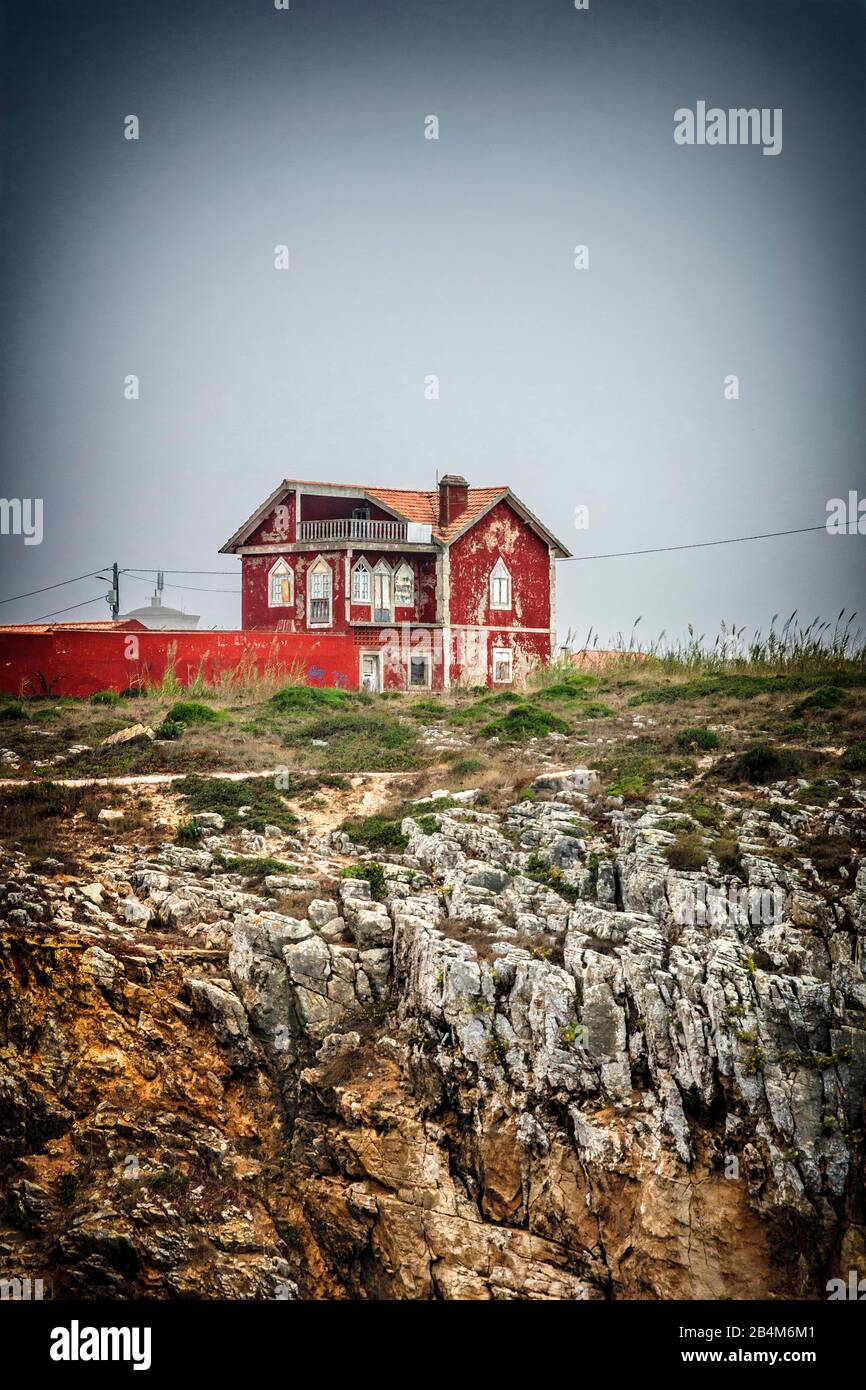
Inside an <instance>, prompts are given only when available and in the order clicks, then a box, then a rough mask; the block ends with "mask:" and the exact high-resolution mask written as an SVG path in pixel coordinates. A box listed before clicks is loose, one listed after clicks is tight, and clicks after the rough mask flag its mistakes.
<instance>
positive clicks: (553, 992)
mask: <svg viewBox="0 0 866 1390" xmlns="http://www.w3.org/2000/svg"><path fill="white" fill-rule="evenodd" d="M585 794H586V793H585V789H584V784H582V783H581V781H580V779H578V778H576V777H575V778H572V780H571V783H569V782H568V781H566V782H565V783H562V784H561V785H560V784H558V785H557V789H556V791H555V796H556V800H549V801H547V802H543V801H539V803H538V804H537V805H533V804H531V803H525V802H524V803H521V804H520V805H519V806H517V807H514V808H510V809H509V810H506V811H505V812H504V813H503V814H501V815H500V814H496V815H494V814H490V813H485V812H478V813H476V812H474V811H473V810H471V808H469V807H465V806H464V807H459V806H458V807H456V808H455V807H452V808H449V809H447V810H444V811H443V812H442V813H437V816H436V817H435V818H434V817H432V816H426V817H425V818H424V820H425V827H424V829H422V828H421V826H419V825H418V824H417V823H414V822H413V823H411V824H410V823H407V826H406V836H407V839H408V840H409V847H408V849H407V852H406V854H405V855H401V856H397V855H395V856H394V861H393V862H392V863H390V864H386V866H385V868H386V870H387V872H386V873H384V874H383V885H384V886H383V888H382V891H381V894H380V898H379V899H378V900H377V899H376V898H375V897H374V895H373V893H372V890H371V888H370V884H369V882H368V881H367V880H364V879H351V878H350V879H345V880H343V881H342V882H340V881H339V880H338V879H337V878H336V877H335V862H334V859H333V846H332V844H331V843H330V841H329V839H328V835H327V833H323V832H322V830H321V827H319V826H317V827H316V830H315V834H314V835H313V834H312V833H311V835H310V836H309V837H308V839H307V840H304V839H303V838H302V837H301V838H300V839H296V840H292V841H291V844H290V843H289V842H290V838H291V837H289V836H288V835H284V836H283V842H282V843H280V842H279V841H278V840H277V839H276V835H277V834H279V832H275V833H274V836H271V837H270V838H269V837H268V836H261V835H252V833H251V832H238V833H237V834H235V835H234V837H232V836H231V835H223V834H222V833H221V832H220V833H218V834H215V835H213V836H211V837H208V838H207V840H206V841H205V842H203V844H202V846H201V847H200V848H198V849H195V850H189V849H181V848H179V847H178V846H176V845H163V846H161V847H152V848H151V850H150V851H149V854H150V858H145V859H142V858H141V857H140V854H141V852H140V851H138V850H136V849H135V848H134V847H130V848H128V849H124V848H123V847H122V846H121V847H119V848H118V847H114V848H112V850H111V851H110V852H108V853H103V854H99V855H98V856H97V855H94V857H93V862H92V863H89V864H88V865H87V866H86V869H87V873H86V875H83V876H82V877H81V880H80V882H79V881H76V880H75V879H74V878H73V877H72V876H70V875H65V876H60V877H58V878H51V877H50V876H46V877H41V876H40V875H38V874H34V873H32V872H31V871H29V870H28V869H27V868H26V866H25V865H24V864H22V863H20V862H14V861H10V860H8V859H7V863H6V865H5V868H4V871H3V872H4V875H5V880H6V881H5V884H0V902H2V903H3V904H5V907H4V912H5V917H6V920H5V921H4V924H3V926H2V928H0V1017H2V1019H3V1031H2V1042H0V1189H2V1206H0V1278H4V1279H12V1278H25V1277H27V1276H30V1277H33V1278H41V1279H42V1280H43V1281H44V1284H45V1287H46V1290H47V1291H50V1296H52V1297H55V1298H63V1297H74V1296H85V1297H97V1298H118V1299H124V1298H134V1297H136V1298H137V1297H162V1298H177V1297H193V1298H237V1299H245V1298H276V1299H280V1298H291V1297H295V1296H298V1295H300V1296H302V1297H307V1298H316V1299H358V1298H361V1299H363V1298H387V1299H434V1298H448V1299H465V1300H483V1299H549V1300H574V1299H581V1300H584V1299H588V1300H592V1299H745V1298H767V1297H772V1298H778V1299H787V1298H802V1297H806V1298H815V1297H821V1296H822V1295H823V1289H824V1283H825V1281H826V1279H827V1278H828V1277H829V1276H830V1275H832V1274H833V1273H834V1272H835V1269H836V1267H839V1268H844V1269H848V1268H858V1267H859V1266H860V1265H861V1264H862V1263H863V1262H864V1255H866V1250H864V1235H863V1233H864V1224H863V1203H862V1191H863V1146H862V1143H861V1141H860V1139H859V1138H858V1129H859V1128H861V1127H862V1114H863V1110H862V1107H863V1089H864V1079H866V1050H864V1047H863V1028H862V1006H861V1005H860V1004H858V1000H860V999H861V995H862V988H863V986H862V973H861V971H860V965H859V962H858V960H857V959H856V958H855V955H856V951H854V952H852V945H851V943H852V941H854V942H856V940H857V925H856V924H857V923H858V922H862V921H864V920H866V914H864V903H866V880H864V875H863V872H862V869H861V871H860V874H859V877H858V879H857V882H856V884H855V885H852V892H851V893H850V894H849V895H848V896H847V898H845V899H842V898H840V897H839V896H838V895H837V897H836V898H835V900H834V903H835V906H834V909H833V913H832V914H830V911H829V909H828V908H827V905H826V904H825V903H824V902H823V900H822V898H821V895H820V894H819V893H817V892H814V891H813V892H812V893H811V896H810V897H809V912H808V914H806V913H805V912H804V911H801V910H799V909H798V910H797V912H796V914H794V912H793V907H795V906H796V905H797V903H800V904H802V902H803V897H802V894H801V895H800V897H797V896H796V893H795V895H794V898H793V902H792V913H791V915H790V917H789V920H788V921H787V922H786V923H785V924H784V926H783V927H780V926H778V925H776V924H773V925H771V926H770V927H768V928H767V929H765V930H762V932H761V934H760V935H758V934H756V933H755V932H753V931H752V928H751V927H750V926H747V927H746V928H743V929H742V931H743V932H749V933H751V935H749V937H748V941H749V949H750V950H751V951H752V952H753V955H750V956H749V957H746V956H745V955H744V951H743V945H742V939H741V936H740V935H739V932H740V931H741V928H740V927H739V925H738V924H737V923H733V924H732V923H730V922H728V921H723V920H722V919H718V920H716V921H714V922H712V923H710V924H708V925H707V924H703V923H701V924H698V925H697V926H689V925H688V924H686V925H685V926H684V925H683V924H682V923H681V922H678V921H675V920H674V917H673V911H672V907H671V904H672V903H673V904H678V903H680V902H681V900H682V894H683V892H684V885H685V886H688V880H687V879H685V878H683V876H681V875H680V876H677V875H676V874H674V873H673V872H672V871H670V870H669V869H668V868H667V867H666V866H665V865H664V863H663V861H661V860H660V859H659V858H657V857H656V856H655V853H654V848H653V846H654V845H655V843H656V841H655V840H653V838H652V837H653V836H654V835H658V834H659V832H658V831H657V830H656V829H655V826H654V822H653V813H652V811H651V810H650V811H649V812H647V811H644V810H641V811H639V812H638V813H637V814H636V815H632V816H631V817H630V816H629V815H627V814H625V813H623V814H622V816H621V819H620V821H619V822H618V824H617V835H618V841H617V847H616V853H617V858H616V863H615V866H614V864H613V858H612V856H613V852H614V849H613V845H612V844H611V851H610V852H611V863H610V865H609V866H608V870H607V872H605V870H604V869H603V868H600V867H599V864H598V862H595V863H594V864H593V866H592V868H591V869H590V868H588V867H586V859H587V856H586V853H585V846H584V845H583V844H582V842H581V841H579V840H578V838H577V837H576V836H574V835H573V834H571V835H569V834H568V833H563V827H565V828H566V832H567V830H568V828H569V827H571V826H572V825H573V816H574V807H576V806H579V805H580V802H581V798H583V797H584V796H585ZM561 798H565V800H564V801H561V800H560V799H561ZM661 818H662V812H661V811H660V812H659V819H661ZM434 819H435V824H434V828H433V829H432V830H431V826H430V824H429V822H430V821H431V820H434ZM770 823H771V822H770V819H769V817H767V818H766V822H765V821H761V820H760V818H757V819H756V820H755V821H754V823H753V824H752V825H750V826H749V827H748V833H749V835H751V836H752V837H756V836H757V835H758V834H759V833H760V831H761V828H762V826H763V825H764V824H770ZM855 829H856V823H855ZM661 833H662V834H663V833H664V832H661ZM244 835H246V838H244ZM521 838H522V839H523V840H525V841H528V843H529V845H530V846H531V847H532V850H533V852H534V853H537V851H539V850H540V851H542V852H545V853H548V854H549V855H550V856H551V858H552V860H553V857H555V856H558V857H559V861H560V862H561V863H562V864H563V865H564V866H565V868H564V870H561V871H560V872H561V873H566V874H568V875H569V877H565V878H559V879H557V878H556V877H555V876H548V878H547V881H543V880H544V876H543V875H542V879H541V880H539V878H538V876H537V875H536V877H535V878H533V877H531V876H530V875H528V874H527V873H526V872H525V871H526V870H527V868H528V867H529V863H528V855H527V852H526V850H525V849H521V848H515V845H516V844H519V843H520V841H521ZM341 844H342V841H341ZM343 849H345V846H343ZM217 850H219V851H220V852H221V853H222V854H225V853H229V854H230V853H234V852H238V851H239V850H246V851H247V852H249V851H250V850H253V851H255V852H256V853H258V854H262V855H266V856H273V855H274V854H278V853H282V854H287V853H289V852H291V854H292V856H293V857H294V859H295V860H297V873H299V874H300V873H303V874H304V875H305V876H306V877H305V878H304V881H305V882H309V883H312V884H313V886H314V887H315V888H316V891H317V892H318V893H319V896H318V897H316V896H313V895H312V893H311V892H308V893H306V894H304V895H302V898H303V910H304V912H305V913H306V916H304V917H300V916H299V917H292V916H289V915H287V914H286V913H282V912H280V911H278V910H277V909H276V908H275V907H274V905H273V899H269V898H268V897H267V896H266V895H265V896H262V895H261V894H260V893H259V891H258V889H257V888H256V886H255V885H251V884H250V883H249V882H248V881H246V880H244V879H243V877H242V875H241V874H240V873H237V872H227V871H226V866H225V862H224V861H223V860H219V862H217V860H216V859H215V857H214V856H215V852H216V851H217ZM341 852H342V851H341ZM340 862H346V860H345V855H343V859H342V860H341V861H340ZM536 862H538V861H536ZM756 863H758V869H759V872H760V873H761V874H764V875H766V873H767V869H766V866H765V863H764V861H760V860H758V859H757V857H756ZM336 867H337V868H338V867H339V864H338V865H337V866H336ZM228 868H229V869H231V865H230V864H229V866H228ZM274 884H275V888H274V891H275V892H276V891H280V892H281V891H283V888H282V879H281V878H280V876H279V875H277V876H276V877H275V879H274ZM611 884H613V885H615V892H614V891H613V889H611V890H610V891H608V887H609V885H611ZM551 885H554V886H551ZM555 885H559V886H560V887H562V886H563V885H565V886H566V887H567V888H568V890H569V892H568V896H567V897H566V896H564V895H563V893H562V892H559V891H555ZM795 889H796V890H797V892H799V886H798V885H796V884H795ZM616 898H618V901H616V900H615V899H616ZM455 923H459V924H460V928H461V929H460V931H459V933H458V932H457V931H456V929H455ZM515 924H519V932H518V926H516V925H515ZM536 941H538V942H539V943H541V944H542V945H543V949H534V945H533V943H534V942H536ZM551 942H553V946H554V947H556V946H557V944H558V947H559V951H558V954H557V956H556V958H555V959H554V958H551V952H552V947H551ZM858 1010H860V1012H858ZM843 1125H844V1128H843Z"/></svg>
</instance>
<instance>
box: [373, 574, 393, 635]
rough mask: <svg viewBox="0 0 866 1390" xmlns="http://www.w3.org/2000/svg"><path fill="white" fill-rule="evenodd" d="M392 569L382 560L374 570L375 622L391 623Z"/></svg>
mask: <svg viewBox="0 0 866 1390" xmlns="http://www.w3.org/2000/svg"><path fill="white" fill-rule="evenodd" d="M391 611H392V610H391V567H390V566H389V565H388V563H387V561H385V560H380V561H379V563H378V565H377V566H376V568H375V569H374V570H373V622H374V623H390V621H391Z"/></svg>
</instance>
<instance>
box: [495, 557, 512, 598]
mask: <svg viewBox="0 0 866 1390" xmlns="http://www.w3.org/2000/svg"><path fill="white" fill-rule="evenodd" d="M490 607H491V608H510V607H511V575H510V574H509V573H508V570H507V569H506V568H505V565H504V563H503V561H502V557H501V556H500V558H499V559H498V560H497V561H496V564H495V565H494V566H493V571H492V573H491V575H490Z"/></svg>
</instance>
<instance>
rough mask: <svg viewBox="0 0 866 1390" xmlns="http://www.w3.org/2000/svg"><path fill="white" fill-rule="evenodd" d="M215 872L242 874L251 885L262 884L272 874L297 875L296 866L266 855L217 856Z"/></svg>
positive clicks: (215, 857) (215, 858)
mask: <svg viewBox="0 0 866 1390" xmlns="http://www.w3.org/2000/svg"><path fill="white" fill-rule="evenodd" d="M213 867H214V871H215V872H216V873H222V874H240V875H241V878H243V879H245V880H246V881H247V882H249V883H261V882H262V880H263V879H265V878H269V877H270V875H271V874H296V873H297V872H298V870H297V867H296V865H294V864H286V863H285V862H284V861H283V860H282V859H272V858H270V857H269V856H268V855H266V854H262V855H258V854H250V855H245V854H232V855H223V854H215V855H214V862H213Z"/></svg>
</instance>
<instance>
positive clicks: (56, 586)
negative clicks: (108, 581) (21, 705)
mask: <svg viewBox="0 0 866 1390" xmlns="http://www.w3.org/2000/svg"><path fill="white" fill-rule="evenodd" d="M97 574H99V570H90V571H88V573H87V574H79V575H77V576H76V577H75V579H61V580H60V582H59V583H58V584H46V585H45V588H44V589H31V590H30V593H29V594H15V595H14V597H13V598H0V603H17V602H18V600H19V599H22V598H33V596H34V594H47V593H48V590H49V589H62V588H63V586H64V584H77V583H78V582H79V580H81V579H93V578H94V576H95V575H97Z"/></svg>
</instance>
